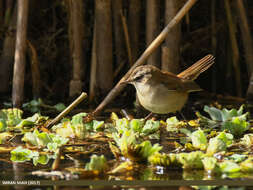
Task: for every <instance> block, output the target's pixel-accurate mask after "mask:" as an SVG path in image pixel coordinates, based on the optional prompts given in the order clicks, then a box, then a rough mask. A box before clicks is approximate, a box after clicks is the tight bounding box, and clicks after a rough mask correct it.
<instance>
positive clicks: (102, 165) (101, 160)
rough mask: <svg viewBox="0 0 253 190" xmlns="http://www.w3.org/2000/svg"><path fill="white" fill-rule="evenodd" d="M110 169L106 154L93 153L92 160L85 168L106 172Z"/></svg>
mask: <svg viewBox="0 0 253 190" xmlns="http://www.w3.org/2000/svg"><path fill="white" fill-rule="evenodd" d="M107 169H108V165H107V161H106V158H105V157H104V155H101V156H97V155H92V156H91V159H90V162H89V163H87V164H86V165H85V170H88V171H99V172H101V173H102V172H105V171H106V170H107Z"/></svg>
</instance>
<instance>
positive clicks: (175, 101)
mask: <svg viewBox="0 0 253 190" xmlns="http://www.w3.org/2000/svg"><path fill="white" fill-rule="evenodd" d="M135 88H136V91H137V96H138V99H139V101H140V103H141V105H142V106H143V107H144V108H145V109H147V110H149V111H151V112H153V113H158V114H166V113H171V112H176V111H180V110H181V109H182V107H183V106H184V104H185V103H186V101H187V98H188V93H186V92H179V91H176V90H168V89H167V88H166V87H165V86H164V85H163V84H156V85H152V86H151V85H147V84H136V85H135Z"/></svg>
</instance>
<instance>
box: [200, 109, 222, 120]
mask: <svg viewBox="0 0 253 190" xmlns="http://www.w3.org/2000/svg"><path fill="white" fill-rule="evenodd" d="M204 111H205V112H207V113H208V114H209V116H210V117H211V119H212V120H214V121H223V117H222V112H221V110H219V109H217V108H215V107H209V106H204Z"/></svg>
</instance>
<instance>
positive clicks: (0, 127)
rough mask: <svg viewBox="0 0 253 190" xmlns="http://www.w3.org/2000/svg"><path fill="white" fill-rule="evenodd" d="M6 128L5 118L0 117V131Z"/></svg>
mask: <svg viewBox="0 0 253 190" xmlns="http://www.w3.org/2000/svg"><path fill="white" fill-rule="evenodd" d="M6 128H7V124H6V121H5V119H3V118H0V132H3V131H5V129H6Z"/></svg>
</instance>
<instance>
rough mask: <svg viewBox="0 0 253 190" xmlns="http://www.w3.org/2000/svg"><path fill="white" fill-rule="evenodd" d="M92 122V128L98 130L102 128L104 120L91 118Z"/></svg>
mask: <svg viewBox="0 0 253 190" xmlns="http://www.w3.org/2000/svg"><path fill="white" fill-rule="evenodd" d="M92 124H93V126H92V128H93V129H94V130H95V131H100V130H101V129H102V126H103V125H104V121H97V120H93V121H92Z"/></svg>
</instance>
